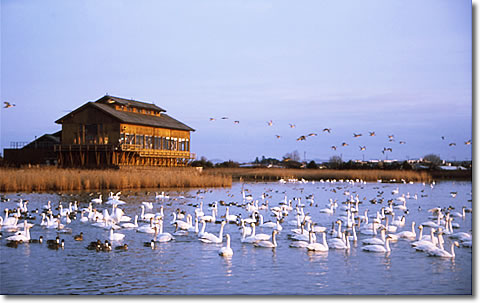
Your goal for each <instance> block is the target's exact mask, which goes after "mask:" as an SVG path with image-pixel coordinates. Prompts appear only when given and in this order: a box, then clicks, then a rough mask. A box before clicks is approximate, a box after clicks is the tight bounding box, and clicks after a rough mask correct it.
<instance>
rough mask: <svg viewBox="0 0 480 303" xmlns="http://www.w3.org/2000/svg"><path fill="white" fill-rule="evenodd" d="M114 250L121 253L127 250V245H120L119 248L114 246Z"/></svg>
mask: <svg viewBox="0 0 480 303" xmlns="http://www.w3.org/2000/svg"><path fill="white" fill-rule="evenodd" d="M115 250H122V251H127V250H128V245H127V243H125V244H123V245H120V246H115Z"/></svg>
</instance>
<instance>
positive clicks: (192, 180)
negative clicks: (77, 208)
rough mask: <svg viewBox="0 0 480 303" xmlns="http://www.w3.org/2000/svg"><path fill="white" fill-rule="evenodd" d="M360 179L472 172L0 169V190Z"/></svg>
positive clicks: (453, 176) (420, 178) (421, 178)
mask: <svg viewBox="0 0 480 303" xmlns="http://www.w3.org/2000/svg"><path fill="white" fill-rule="evenodd" d="M280 179H284V180H288V179H297V180H301V179H304V180H307V181H320V180H357V179H358V180H363V181H366V182H377V181H378V180H382V182H384V183H402V182H432V181H434V180H435V181H441V180H464V181H472V171H471V170H469V171H409V170H408V171H407V170H333V169H283V168H210V169H203V170H202V169H198V168H195V167H185V168H151V167H141V168H131V167H129V168H121V169H104V170H99V169H65V168H56V167H34V168H0V192H2V193H8V192H51V191H61V192H66V191H79V190H80V191H82V190H84V191H101V190H139V189H158V190H161V189H166V188H170V189H176V188H204V187H231V186H232V182H244V181H255V182H275V181H280Z"/></svg>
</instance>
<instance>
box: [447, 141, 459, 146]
mask: <svg viewBox="0 0 480 303" xmlns="http://www.w3.org/2000/svg"><path fill="white" fill-rule="evenodd" d="M456 145H457V143H455V142H452V143H450V144H448V146H456Z"/></svg>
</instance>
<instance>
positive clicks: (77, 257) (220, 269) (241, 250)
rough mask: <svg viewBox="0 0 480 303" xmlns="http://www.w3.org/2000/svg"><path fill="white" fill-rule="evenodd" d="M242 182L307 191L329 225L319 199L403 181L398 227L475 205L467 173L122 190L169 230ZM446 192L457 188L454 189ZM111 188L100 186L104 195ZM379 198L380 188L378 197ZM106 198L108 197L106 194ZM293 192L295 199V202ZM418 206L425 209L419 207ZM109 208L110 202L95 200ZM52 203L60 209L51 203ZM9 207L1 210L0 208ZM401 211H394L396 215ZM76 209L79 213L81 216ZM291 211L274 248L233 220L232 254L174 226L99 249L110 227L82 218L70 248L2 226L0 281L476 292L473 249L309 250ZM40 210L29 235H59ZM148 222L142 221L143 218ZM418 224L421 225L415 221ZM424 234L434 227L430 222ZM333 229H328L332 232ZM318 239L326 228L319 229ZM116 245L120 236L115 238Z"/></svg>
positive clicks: (365, 194) (30, 289)
mask: <svg viewBox="0 0 480 303" xmlns="http://www.w3.org/2000/svg"><path fill="white" fill-rule="evenodd" d="M242 186H243V187H244V189H245V190H247V194H251V195H252V196H253V197H254V198H255V199H259V203H260V204H261V203H262V199H261V198H260V196H261V194H262V193H264V192H265V193H267V194H268V197H267V200H268V201H269V206H270V207H273V206H276V205H278V204H279V202H280V201H281V200H283V198H284V195H285V194H287V197H288V198H289V199H292V198H294V197H302V200H301V202H302V203H304V204H306V206H305V212H306V213H309V215H310V216H311V217H312V219H313V221H315V222H317V223H318V225H320V226H326V227H328V228H330V226H331V222H332V221H334V220H335V219H336V218H337V217H338V215H339V214H338V210H337V213H335V214H333V215H326V214H320V213H319V211H318V210H319V209H320V208H324V207H326V206H325V205H326V204H327V203H328V200H329V199H330V198H332V199H338V201H339V205H341V203H340V202H341V201H345V200H346V199H347V197H348V196H346V195H344V192H345V191H348V192H349V193H350V194H352V195H356V194H358V195H359V198H360V199H361V201H362V203H361V204H360V206H359V208H360V212H359V214H362V215H363V212H364V210H365V209H369V215H373V214H375V213H376V211H377V210H380V208H381V207H383V206H387V205H386V202H383V203H381V204H372V203H370V202H369V200H370V199H373V198H375V197H377V195H378V192H379V191H383V192H384V193H383V195H382V196H383V197H384V198H385V201H386V200H388V199H390V198H392V197H398V195H392V194H391V192H392V190H394V189H396V188H397V187H398V188H399V191H400V194H402V193H404V194H407V193H409V194H410V196H413V195H414V194H415V193H416V194H417V196H418V199H417V200H415V199H408V200H407V206H408V208H409V212H408V214H407V215H406V218H407V221H406V224H405V226H404V227H403V228H402V229H399V231H400V230H409V229H410V228H411V222H412V221H415V222H417V225H418V223H420V222H425V221H428V215H429V214H430V213H428V212H427V210H428V209H429V208H432V207H448V206H453V207H455V210H454V211H459V212H461V207H462V206H467V207H471V204H472V203H471V199H472V195H471V192H472V184H471V182H439V183H437V184H436V185H435V186H434V187H433V188H431V187H430V185H429V184H427V185H423V184H421V183H415V184H383V183H367V184H359V183H356V184H355V185H352V184H348V183H345V182H344V183H340V182H337V183H334V184H333V183H320V182H316V183H314V184H313V183H307V184H300V183H295V184H280V183H245V184H243V185H242V184H240V183H236V184H234V185H233V186H232V187H231V188H227V189H207V190H205V192H203V193H198V194H197V191H198V189H191V190H185V191H169V194H170V197H171V198H170V199H169V200H164V201H158V202H155V199H154V197H155V195H154V193H153V192H151V193H149V192H145V191H138V192H128V193H124V195H122V196H121V199H122V200H124V201H127V202H128V203H127V204H126V205H122V206H121V207H122V209H123V210H124V211H125V213H126V215H128V216H131V217H132V218H133V217H134V216H135V214H140V205H141V202H142V201H150V202H154V205H155V207H154V209H153V211H150V212H157V211H159V206H160V205H164V210H165V215H166V218H165V224H164V226H165V227H164V231H166V232H170V233H173V232H174V227H173V226H171V225H170V224H168V222H170V221H171V219H172V217H171V216H170V214H171V213H172V212H173V211H175V209H177V208H180V209H182V210H186V211H187V213H190V214H193V213H194V206H191V205H192V204H198V203H199V201H201V200H203V201H204V212H205V214H206V215H208V214H210V211H209V210H208V203H211V202H213V201H220V200H222V201H225V202H227V203H228V202H237V203H238V204H243V203H244V202H243V201H242V195H241V189H242ZM450 192H457V196H456V197H455V198H453V197H452V196H451V195H450ZM310 194H314V199H315V203H314V205H313V206H310V205H309V203H308V202H307V201H306V199H305V197H306V196H308V195H310ZM107 195H108V193H106V192H104V193H103V196H104V197H105V196H107ZM6 197H8V198H10V201H9V202H4V203H0V210H1V211H2V213H3V210H4V209H5V208H9V209H13V208H15V207H16V202H15V201H14V200H16V199H19V198H22V199H28V200H29V201H30V203H29V210H34V209H36V208H39V209H41V208H42V206H43V205H44V204H46V203H47V201H48V200H51V201H52V204H53V205H54V206H57V205H58V203H59V202H61V203H62V205H63V206H64V207H68V203H69V202H73V201H78V202H79V206H80V207H82V208H83V207H87V206H88V202H89V201H90V200H91V199H92V198H93V197H92V196H89V195H88V193H74V194H68V195H67V194H63V195H60V194H6ZM377 199H378V197H377ZM104 200H105V199H104ZM295 203H296V202H294V206H295ZM419 207H420V209H419ZM103 208H107V209H109V210H110V209H111V206H109V205H106V204H105V203H104V204H102V205H99V206H98V209H99V210H102V209H103ZM225 210H226V208H225V206H224V205H219V215H223V214H225ZM55 212H56V211H54V213H55ZM261 213H262V214H263V216H264V217H265V220H273V219H274V218H273V217H271V216H270V212H269V211H265V210H262V211H261ZM3 214H4V213H3ZM230 214H242V216H243V218H245V217H247V216H248V212H247V211H246V210H245V209H244V208H240V207H237V206H234V205H232V206H230ZM401 214H402V213H400V212H397V215H401ZM79 217H80V216H78V218H79ZM290 220H294V212H290V214H289V216H288V217H287V218H286V219H285V221H284V223H282V226H283V230H282V231H281V232H280V233H279V234H278V235H277V241H278V247H277V248H275V249H268V248H257V247H253V246H252V245H251V244H243V243H241V242H240V238H241V234H240V231H239V229H238V226H236V225H234V224H227V225H226V226H225V230H224V232H225V233H228V234H230V235H231V238H232V244H231V245H232V249H233V251H234V255H233V257H232V258H230V259H227V258H222V257H220V256H219V255H218V253H217V252H218V250H219V249H220V247H222V245H221V244H219V245H215V244H204V243H201V242H200V241H199V240H198V239H197V237H196V235H195V234H194V233H190V235H188V236H177V237H176V240H174V241H172V242H169V243H162V244H160V245H159V247H158V248H157V249H155V250H152V249H151V248H148V247H144V246H143V243H144V242H148V241H150V240H151V237H152V236H151V235H148V234H143V233H138V232H135V231H134V230H125V229H123V230H119V231H116V232H121V233H124V234H125V235H126V236H125V241H124V242H125V243H127V244H128V246H129V249H128V251H111V252H96V251H91V250H87V249H86V246H87V245H88V243H90V242H91V241H95V240H97V239H101V240H105V239H107V238H108V233H109V231H108V230H104V229H100V228H97V227H93V226H91V224H89V223H87V224H85V223H81V222H80V221H79V220H78V219H77V220H75V221H73V222H72V223H70V224H69V225H68V227H70V228H72V230H73V234H72V235H61V238H63V239H65V249H63V250H58V251H56V250H50V249H48V248H47V246H46V244H45V243H44V244H21V245H19V247H18V248H10V247H7V246H6V245H5V244H6V241H5V238H6V237H7V236H8V235H10V234H9V233H7V232H5V231H3V237H2V238H1V239H0V257H1V258H0V273H1V277H0V282H1V284H0V290H1V293H2V294H131V295H139V294H146V295H148V294H168V295H176V294H188V295H191V294H205V295H214V294H254V295H269V294H272V295H321V294H328V295H334V294H342V295H343V294H353V295H363V294H369V295H371V294H472V249H471V248H465V247H456V248H455V254H456V257H455V259H443V258H436V257H429V256H427V255H426V254H425V253H423V252H416V251H415V250H414V249H413V248H412V247H411V246H410V242H409V241H407V240H399V241H398V242H396V243H392V244H391V248H392V251H391V252H390V253H388V254H385V253H368V252H364V251H362V250H361V248H360V247H361V246H362V244H361V242H360V241H361V239H364V238H367V237H369V236H365V235H360V234H359V235H358V237H359V241H358V242H357V243H356V244H355V243H352V247H351V248H350V250H348V251H339V250H329V251H328V252H326V253H319V252H317V253H313V252H307V251H306V250H305V249H299V248H290V247H289V244H290V243H291V240H289V239H288V237H287V234H288V233H289V230H290V229H291V228H293V227H292V226H290V225H288V224H287V222H288V221H290ZM40 222H41V216H39V215H37V216H36V220H35V223H36V225H35V226H34V227H33V228H32V229H31V230H30V232H31V236H32V238H38V237H39V236H40V235H43V236H44V238H45V239H54V238H55V237H56V235H57V234H56V231H55V230H49V229H43V228H42V227H41V226H40V225H39V223H40ZM454 222H457V223H459V224H460V226H461V227H460V229H455V230H454V231H455V232H457V231H466V232H470V231H471V229H472V214H471V213H467V214H466V218H465V219H461V218H456V219H455V220H454ZM140 224H144V223H140ZM219 229H220V225H219V224H208V225H207V231H208V232H212V233H215V234H218V231H219ZM80 231H83V233H84V241H82V242H79V241H74V240H73V235H75V234H78V233H79V232H80ZM259 232H263V233H270V230H267V229H263V230H262V229H261V228H257V233H259ZM417 234H418V229H417ZM424 234H429V228H425V230H424ZM328 237H330V236H328ZM445 240H446V243H445V247H446V248H448V249H447V250H449V247H450V242H451V240H450V239H449V238H448V237H447V236H445ZM319 242H321V237H319ZM117 245H119V244H117Z"/></svg>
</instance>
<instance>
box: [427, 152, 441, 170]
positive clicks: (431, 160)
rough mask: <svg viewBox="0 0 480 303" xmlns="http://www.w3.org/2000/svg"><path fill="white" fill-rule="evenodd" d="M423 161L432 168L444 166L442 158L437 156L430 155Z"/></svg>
mask: <svg viewBox="0 0 480 303" xmlns="http://www.w3.org/2000/svg"><path fill="white" fill-rule="evenodd" d="M423 161H425V162H427V164H429V165H430V168H436V167H437V166H439V165H441V164H442V159H441V158H440V156H438V155H435V154H428V155H425V156H424V157H423Z"/></svg>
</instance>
